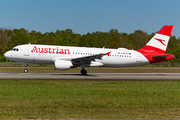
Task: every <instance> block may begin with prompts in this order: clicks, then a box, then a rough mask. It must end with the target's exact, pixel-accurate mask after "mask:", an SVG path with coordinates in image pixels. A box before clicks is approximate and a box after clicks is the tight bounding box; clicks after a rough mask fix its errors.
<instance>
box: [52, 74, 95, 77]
mask: <svg viewBox="0 0 180 120" xmlns="http://www.w3.org/2000/svg"><path fill="white" fill-rule="evenodd" d="M51 75H54V76H62V75H64V76H70V75H72V76H82V77H86V76H90V77H97V75H90V74H87V75H81V74H73V73H72V74H71V73H70V74H69V73H68V74H67V73H65V74H51Z"/></svg>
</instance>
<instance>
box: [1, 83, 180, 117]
mask: <svg viewBox="0 0 180 120" xmlns="http://www.w3.org/2000/svg"><path fill="white" fill-rule="evenodd" d="M179 100H180V81H73V80H0V118H1V119H11V118H14V119H22V118H29V119H30V118H32V119H36V118H54V119H55V118H137V119H139V118H168V119H173V118H178V117H179V116H180V101H179Z"/></svg>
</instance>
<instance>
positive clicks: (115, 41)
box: [0, 28, 180, 62]
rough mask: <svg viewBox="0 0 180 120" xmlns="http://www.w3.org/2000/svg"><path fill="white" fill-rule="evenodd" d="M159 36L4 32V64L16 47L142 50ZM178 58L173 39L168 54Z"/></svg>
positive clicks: (0, 44)
mask: <svg viewBox="0 0 180 120" xmlns="http://www.w3.org/2000/svg"><path fill="white" fill-rule="evenodd" d="M154 35H155V33H152V34H147V33H146V32H144V31H141V30H135V31H134V33H130V34H127V33H119V32H118V30H116V29H111V30H109V32H99V31H97V32H93V33H87V34H85V35H81V34H77V33H73V31H72V30H71V29H66V30H56V32H46V33H44V34H42V33H41V32H36V31H34V30H33V31H31V32H29V31H28V30H25V29H24V28H21V29H13V30H11V29H6V28H1V29H0V61H1V62H4V61H6V59H5V58H4V56H3V55H4V53H5V52H6V51H8V50H10V49H12V48H13V47H14V46H16V45H21V44H28V43H32V44H45V45H62V46H80V47H97V48H102V47H105V48H119V47H123V48H128V49H135V50H137V49H140V48H142V47H143V46H144V45H145V44H146V43H147V42H148V41H149V40H150V39H151V38H152V37H153V36H154ZM166 53H169V54H173V55H175V57H176V58H175V59H174V60H171V61H173V62H179V61H180V60H179V57H180V38H178V39H177V38H176V37H175V36H171V38H170V41H169V44H168V48H167V52H166Z"/></svg>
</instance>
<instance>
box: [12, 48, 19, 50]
mask: <svg viewBox="0 0 180 120" xmlns="http://www.w3.org/2000/svg"><path fill="white" fill-rule="evenodd" d="M11 50H12V51H19V49H18V48H13V49H11Z"/></svg>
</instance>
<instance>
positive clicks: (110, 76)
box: [0, 73, 180, 80]
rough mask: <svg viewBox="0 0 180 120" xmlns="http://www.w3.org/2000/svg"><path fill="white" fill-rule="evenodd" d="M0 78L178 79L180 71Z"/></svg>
mask: <svg viewBox="0 0 180 120" xmlns="http://www.w3.org/2000/svg"><path fill="white" fill-rule="evenodd" d="M0 79H1V80H3V79H38V80H41V79H42V80H180V73H88V75H81V74H80V73H0Z"/></svg>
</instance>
